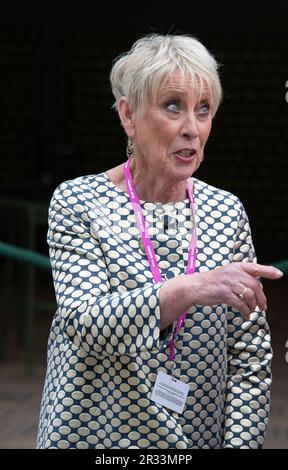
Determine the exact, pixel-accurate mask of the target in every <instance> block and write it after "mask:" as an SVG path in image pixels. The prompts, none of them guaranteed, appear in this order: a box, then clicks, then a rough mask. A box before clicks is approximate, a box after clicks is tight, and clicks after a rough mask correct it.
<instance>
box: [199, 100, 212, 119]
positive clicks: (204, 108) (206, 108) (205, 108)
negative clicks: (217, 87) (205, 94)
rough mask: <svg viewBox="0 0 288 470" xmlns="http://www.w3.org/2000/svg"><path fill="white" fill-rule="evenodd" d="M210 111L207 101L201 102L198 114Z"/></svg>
mask: <svg viewBox="0 0 288 470" xmlns="http://www.w3.org/2000/svg"><path fill="white" fill-rule="evenodd" d="M209 112H210V104H209V103H202V104H201V105H200V107H199V111H198V114H201V115H202V116H207V115H208V114H209Z"/></svg>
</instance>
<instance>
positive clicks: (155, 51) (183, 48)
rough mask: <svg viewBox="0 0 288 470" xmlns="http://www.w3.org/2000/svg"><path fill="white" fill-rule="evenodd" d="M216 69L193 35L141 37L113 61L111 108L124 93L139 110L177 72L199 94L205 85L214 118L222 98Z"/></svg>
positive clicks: (154, 96) (213, 62)
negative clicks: (112, 102)
mask: <svg viewBox="0 0 288 470" xmlns="http://www.w3.org/2000/svg"><path fill="white" fill-rule="evenodd" d="M218 68H219V64H218V63H217V62H216V60H215V58H214V57H213V55H212V54H211V53H210V52H209V51H208V50H207V49H206V47H205V46H204V45H203V44H202V43H201V42H200V41H198V39H196V38H194V37H192V36H189V35H160V34H151V35H147V36H144V37H143V38H141V39H138V41H136V42H135V43H134V44H133V46H132V47H131V49H130V51H128V52H127V53H124V54H121V55H120V56H119V57H117V58H116V59H115V61H114V64H113V67H112V70H111V74H110V82H111V87H112V92H113V95H114V97H115V103H114V105H113V107H114V108H116V109H117V107H118V102H119V99H120V98H121V96H126V98H127V100H128V103H129V105H130V106H131V108H132V109H133V111H134V112H138V111H140V110H141V109H143V108H144V107H145V104H147V102H152V103H153V102H155V99H156V97H157V96H158V93H159V89H160V88H161V87H162V86H163V85H164V84H165V83H167V82H169V80H171V78H172V76H173V75H174V74H175V73H176V72H180V74H181V75H182V76H183V78H187V77H189V78H190V79H191V80H192V85H193V86H195V85H196V87H197V88H199V92H200V95H201V94H202V90H203V89H204V86H205V87H206V88H207V87H208V91H209V93H210V96H211V112H212V116H213V117H214V115H215V113H216V111H217V109H218V106H219V104H220V102H221V100H222V87H221V83H220V79H219V75H218Z"/></svg>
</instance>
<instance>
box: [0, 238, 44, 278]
mask: <svg viewBox="0 0 288 470" xmlns="http://www.w3.org/2000/svg"><path fill="white" fill-rule="evenodd" d="M0 255H2V256H5V257H6V258H11V259H14V260H17V261H20V262H23V263H29V264H32V265H33V266H36V267H38V268H42V269H45V270H46V271H47V270H48V271H51V265H50V260H49V257H48V256H45V255H40V254H39V253H36V252H35V251H32V250H27V249H26V248H19V247H17V246H15V245H10V243H4V242H1V241H0Z"/></svg>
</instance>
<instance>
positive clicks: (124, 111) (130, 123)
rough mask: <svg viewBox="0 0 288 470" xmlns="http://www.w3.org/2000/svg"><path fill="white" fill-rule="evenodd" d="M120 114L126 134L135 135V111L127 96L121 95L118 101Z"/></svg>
mask: <svg viewBox="0 0 288 470" xmlns="http://www.w3.org/2000/svg"><path fill="white" fill-rule="evenodd" d="M117 109H118V114H119V117H120V121H121V124H122V126H123V127H124V129H125V131H126V134H127V135H128V137H133V135H134V130H135V129H134V119H133V115H134V113H133V111H132V110H131V108H130V106H129V104H128V100H127V98H126V96H121V98H120V99H119V101H118V106H117Z"/></svg>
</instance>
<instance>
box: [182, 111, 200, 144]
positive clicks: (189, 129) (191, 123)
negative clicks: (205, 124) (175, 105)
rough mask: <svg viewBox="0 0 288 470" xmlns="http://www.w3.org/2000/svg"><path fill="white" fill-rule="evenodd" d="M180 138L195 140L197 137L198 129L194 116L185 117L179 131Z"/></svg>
mask: <svg viewBox="0 0 288 470" xmlns="http://www.w3.org/2000/svg"><path fill="white" fill-rule="evenodd" d="M181 136H182V137H188V138H192V139H195V138H196V137H198V136H199V129H198V125H197V119H196V117H195V114H194V113H193V115H192V114H189V115H187V116H186V118H185V121H184V122H183V126H182V129H181Z"/></svg>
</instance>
